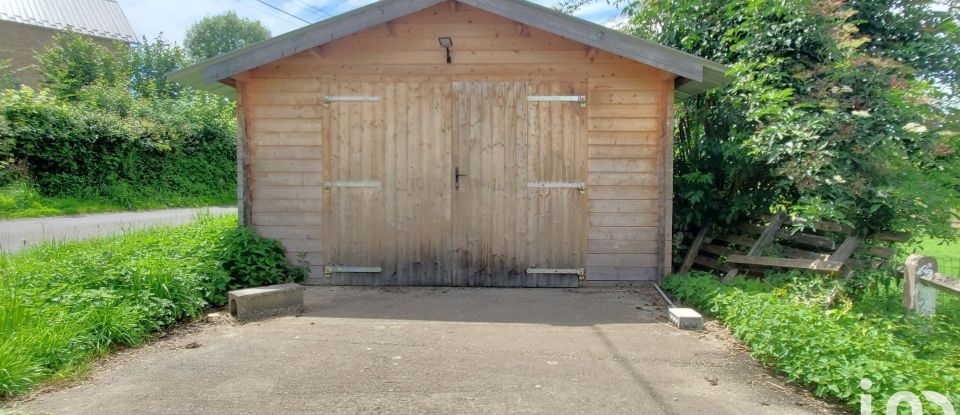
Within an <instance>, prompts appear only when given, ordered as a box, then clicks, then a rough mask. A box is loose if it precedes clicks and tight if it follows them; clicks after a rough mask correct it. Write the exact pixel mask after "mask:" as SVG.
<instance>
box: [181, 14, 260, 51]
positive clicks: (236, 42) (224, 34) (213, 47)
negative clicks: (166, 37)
mask: <svg viewBox="0 0 960 415" xmlns="http://www.w3.org/2000/svg"><path fill="white" fill-rule="evenodd" d="M269 38H270V31H269V30H267V28H266V27H264V26H263V24H262V23H260V22H259V21H257V20H250V19H243V18H240V17H239V16H237V13H236V12H234V11H229V12H226V13H223V14H218V15H215V16H207V17H204V18H203V20H201V21H199V22H197V23H196V24H194V25H193V26H191V27H190V29H188V30H187V37H186V39H185V40H184V41H183V45H184V47H185V48H186V49H187V53H188V54H189V55H190V58H191V59H193V60H194V61H196V62H198V61H202V60H206V59H210V58H213V57H215V56H219V55H222V54H224V53H227V52H232V51H234V50H237V49H240V48H243V47H245V46H249V45H252V44H254V43H257V42H260V41H263V40H267V39H269Z"/></svg>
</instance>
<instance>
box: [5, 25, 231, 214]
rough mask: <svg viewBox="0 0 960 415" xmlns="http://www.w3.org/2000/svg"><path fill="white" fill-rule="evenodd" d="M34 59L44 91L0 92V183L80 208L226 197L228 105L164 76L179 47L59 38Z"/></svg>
mask: <svg viewBox="0 0 960 415" xmlns="http://www.w3.org/2000/svg"><path fill="white" fill-rule="evenodd" d="M39 60H40V61H42V62H44V68H45V77H46V80H45V85H47V86H48V87H49V89H44V90H41V91H39V92H37V91H34V90H32V89H30V88H24V89H22V90H19V91H17V90H7V91H2V92H0V185H9V184H10V183H11V182H21V181H23V182H26V183H27V184H26V186H28V187H31V188H33V189H36V190H37V191H38V192H39V193H40V195H41V196H43V197H44V198H52V199H59V200H64V201H73V200H80V201H82V202H83V203H81V204H83V205H88V206H89V207H85V208H84V209H87V210H105V209H101V208H106V207H112V208H114V210H124V209H135V208H144V207H148V208H159V207H168V206H189V205H193V204H195V203H197V202H199V201H204V202H205V203H206V204H229V203H235V199H236V196H235V195H236V190H235V189H236V185H235V182H236V176H235V170H236V169H235V165H236V164H235V163H236V141H235V140H236V109H235V105H234V103H233V102H231V101H229V100H227V99H225V98H222V97H217V96H213V95H210V94H207V93H205V92H201V91H196V90H192V89H184V88H181V87H180V86H178V85H176V84H174V83H171V82H169V81H167V79H166V77H165V76H166V73H167V72H169V71H172V70H174V69H177V68H179V67H181V66H182V65H184V64H185V63H186V57H185V52H184V51H183V50H182V49H180V48H179V47H177V46H175V45H171V44H169V43H168V42H166V41H165V40H164V39H162V38H157V39H156V40H155V41H154V42H148V41H147V40H146V39H144V41H143V43H141V44H139V45H136V46H133V47H126V46H118V47H117V49H116V51H113V50H110V49H108V48H104V47H103V46H101V45H99V44H97V43H95V42H93V41H92V40H90V39H89V38H86V37H80V36H75V35H63V36H59V37H57V38H56V40H55V42H54V44H53V45H52V46H51V47H50V48H49V49H48V50H47V51H46V52H44V53H42V54H41V55H40V56H39ZM54 204H67V205H70V204H73V203H72V202H67V203H58V202H56V201H54ZM49 210H50V211H53V212H56V211H57V210H58V209H55V208H54V209H49ZM70 210H71V209H65V211H70ZM40 212H41V210H37V209H33V210H31V209H29V208H28V209H26V210H23V211H17V210H7V211H5V210H4V209H0V217H10V216H26V215H28V214H30V213H40Z"/></svg>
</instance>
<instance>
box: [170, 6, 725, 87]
mask: <svg viewBox="0 0 960 415" xmlns="http://www.w3.org/2000/svg"><path fill="white" fill-rule="evenodd" d="M447 1H449V0H382V1H379V2H376V3H373V4H370V5H368V6H365V7H361V8H359V9H356V10H353V11H351V12H347V13H344V14H341V15H339V16H335V17H332V18H330V19H327V20H324V21H322V22H319V23H315V24H312V25H309V26H305V27H303V28H300V29H297V30H295V31H292V32H290V33H287V34H284V35H281V36H277V37H275V38H272V39H269V40H266V41H263V42H260V43H257V44H254V45H251V46H248V47H246V48H243V49H240V50H236V51H233V52H230V53H227V54H224V55H221V56H218V57H215V58H212V59H210V60H207V61H204V62H201V63H199V64H196V65H194V66H191V67H188V68H184V69H181V70H179V71H176V72H173V73H171V74H170V75H169V77H170V79H172V80H174V81H177V82H180V83H183V84H186V85H190V86H193V87H197V88H201V89H205V90H208V91H211V92H214V93H217V94H221V95H226V96H231V95H232V94H233V92H234V91H233V88H232V87H230V86H227V85H225V84H222V83H220V82H224V81H227V80H228V79H229V78H231V77H232V76H234V75H237V74H239V73H241V72H245V71H248V70H250V69H254V68H256V67H258V66H262V65H265V64H268V63H271V62H275V61H278V60H280V59H283V58H285V57H288V56H291V55H295V54H297V53H300V52H304V51H306V50H309V49H310V48H313V47H316V46H320V45H323V44H325V43H329V42H332V41H334V40H337V39H341V38H344V37H347V36H349V35H352V34H354V33H356V32H359V31H362V30H366V29H369V28H372V27H376V26H379V25H381V24H384V23H387V22H389V21H391V20H394V19H397V18H400V17H403V16H406V15H409V14H413V13H416V12H418V11H420V10H423V9H426V8H428V7H430V6H434V5H437V4H440V3H444V2H447ZM457 1H459V2H460V3H463V4H466V5H469V6H473V7H475V8H478V9H480V10H483V11H486V12H488V13H492V14H496V15H499V16H502V17H505V18H507V19H511V20H514V21H516V22H519V23H523V24H525V25H528V26H530V27H535V28H537V29H541V30H544V31H547V32H550V33H553V34H555V35H558V36H562V37H565V38H568V39H570V40H573V41H577V42H580V43H583V44H585V45H588V46H592V47H594V48H597V49H600V50H603V51H607V52H610V53H613V54H616V55H620V56H623V57H625V58H629V59H632V60H635V61H637V62H640V63H644V64H647V65H650V66H653V67H655V68H659V69H662V70H665V71H667V72H671V73H673V74H676V75H678V76H680V77H681V78H683V79H682V82H678V83H677V85H678V86H677V92H678V94H679V95H696V94H699V93H700V92H703V91H706V90H708V89H711V88H713V87H715V86H719V85H722V84H724V83H726V81H727V80H726V78H725V74H726V72H727V71H728V70H729V68H727V67H726V66H724V65H721V64H719V63H716V62H712V61H709V60H707V59H703V58H700V57H698V56H694V55H691V54H689V53H685V52H681V51H679V50H676V49H673V48H669V47H666V46H662V45H659V44H656V43H653V42H650V41H648V40H644V39H640V38H637V37H634V36H630V35H627V34H625V33H622V32H619V31H616V30H613V29H610V28H607V27H604V26H601V25H598V24H595V23H592V22H588V21H586V20H583V19H579V18H576V17H573V16H570V15H567V14H565V13H561V12H559V11H556V10H553V9H550V8H547V7H543V6H540V5H537V4H533V3H530V2H528V1H525V0H457Z"/></svg>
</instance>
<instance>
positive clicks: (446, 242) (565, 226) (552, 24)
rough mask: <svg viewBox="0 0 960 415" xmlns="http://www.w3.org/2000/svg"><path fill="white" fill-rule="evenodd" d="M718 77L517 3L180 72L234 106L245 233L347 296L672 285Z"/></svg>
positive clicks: (331, 35) (322, 34) (494, 3)
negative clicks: (682, 140) (699, 130)
mask: <svg viewBox="0 0 960 415" xmlns="http://www.w3.org/2000/svg"><path fill="white" fill-rule="evenodd" d="M726 70H727V69H726V68H725V67H723V66H722V65H719V64H716V63H713V62H710V61H707V60H704V59H701V58H698V57H695V56H692V55H688V54H685V53H682V52H679V51H676V50H673V49H670V48H666V47H663V46H659V45H656V44H653V43H650V42H647V41H644V40H640V39H637V38H634V37H631V36H627V35H624V34H622V33H619V32H616V31H613V30H609V29H607V28H605V27H602V26H598V25H595V24H593V23H589V22H586V21H583V20H579V19H576V18H574V17H570V16H567V15H564V14H561V13H558V12H555V11H553V10H550V9H546V8H543V7H540V6H537V5H534V4H532V3H528V2H526V1H522V0H460V1H450V0H387V1H382V2H379V3H375V4H372V5H370V6H367V7H364V8H361V9H358V10H355V11H353V12H350V13H347V14H344V15H341V16H338V17H335V18H332V19H329V20H327V21H324V22H320V23H317V24H314V25H311V26H308V27H305V28H303V29H300V30H297V31H295V32H292V33H289V34H286V35H283V36H280V37H277V38H274V39H271V40H268V41H266V42H263V43H260V44H257V45H253V46H251V47H249V48H246V49H243V50H240V51H237V52H234V53H230V54H227V55H224V56H221V57H218V58H215V59H212V60H210V61H207V62H203V63H201V64H198V65H196V66H193V67H190V68H187V69H184V70H182V71H180V72H177V73H175V74H172V75H171V77H172V78H173V79H175V80H178V81H180V82H183V83H185V84H188V85H193V86H197V87H201V88H204V89H208V90H211V91H215V92H218V93H221V94H224V95H231V96H236V99H237V103H238V113H239V115H238V118H239V119H238V122H239V141H238V144H239V145H238V147H239V148H238V151H239V154H238V155H239V163H238V164H239V168H238V180H239V184H240V186H239V187H240V191H239V193H240V194H239V199H240V206H241V208H240V216H241V220H242V221H243V222H244V223H245V224H247V225H249V226H253V227H254V228H256V229H257V230H258V231H259V232H260V234H262V235H263V236H266V237H270V238H276V239H279V240H281V241H282V242H283V243H284V244H285V246H286V247H287V250H288V252H289V256H290V259H291V260H292V261H297V262H301V261H305V262H306V263H307V264H309V266H310V268H311V277H310V280H309V281H308V282H309V283H314V284H335V285H427V286H489V287H577V286H583V285H629V284H633V283H636V282H642V281H651V280H657V279H659V278H660V277H661V276H663V275H664V274H665V273H669V272H670V264H671V255H670V253H671V206H672V201H673V192H672V132H673V126H672V121H673V116H672V115H673V104H674V99H675V96H680V97H683V96H686V95H692V94H697V93H699V92H701V91H704V90H706V89H708V88H711V87H713V86H716V85H719V84H721V83H723V82H724V73H725V72H726Z"/></svg>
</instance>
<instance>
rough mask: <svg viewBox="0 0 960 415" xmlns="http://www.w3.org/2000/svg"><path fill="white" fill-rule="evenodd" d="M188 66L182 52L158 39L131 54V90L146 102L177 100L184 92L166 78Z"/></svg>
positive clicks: (144, 42) (144, 44)
mask: <svg viewBox="0 0 960 415" xmlns="http://www.w3.org/2000/svg"><path fill="white" fill-rule="evenodd" d="M186 65H187V55H186V52H184V50H183V49H181V48H180V47H177V45H175V44H171V43H169V42H167V41H166V40H165V39H164V38H163V37H161V36H158V37H157V38H156V39H155V40H154V41H153V42H149V41H147V39H146V38H143V41H142V42H140V44H139V45H136V46H135V47H133V48H132V49H131V50H130V74H131V76H130V88H131V89H133V91H134V93H135V94H136V95H137V96H139V97H143V98H176V97H178V96H179V95H180V92H181V90H182V89H183V88H182V87H181V86H180V85H179V84H177V83H176V82H173V81H170V80H168V79H167V74H168V73H170V72H173V71H175V70H177V69H180V68H183V67H184V66H186Z"/></svg>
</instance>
